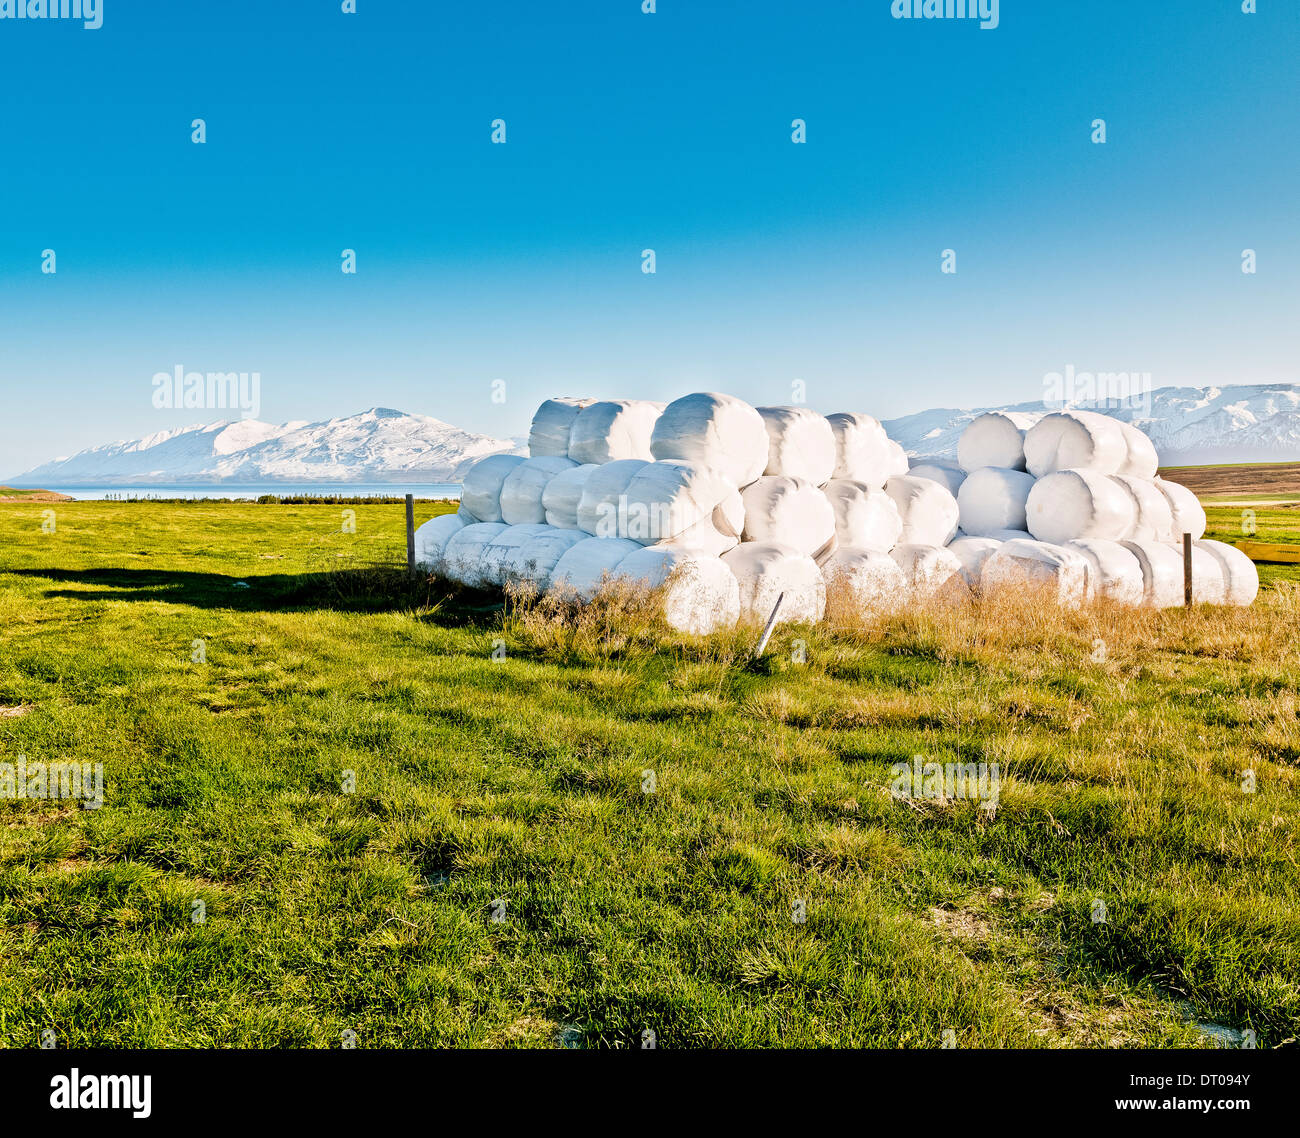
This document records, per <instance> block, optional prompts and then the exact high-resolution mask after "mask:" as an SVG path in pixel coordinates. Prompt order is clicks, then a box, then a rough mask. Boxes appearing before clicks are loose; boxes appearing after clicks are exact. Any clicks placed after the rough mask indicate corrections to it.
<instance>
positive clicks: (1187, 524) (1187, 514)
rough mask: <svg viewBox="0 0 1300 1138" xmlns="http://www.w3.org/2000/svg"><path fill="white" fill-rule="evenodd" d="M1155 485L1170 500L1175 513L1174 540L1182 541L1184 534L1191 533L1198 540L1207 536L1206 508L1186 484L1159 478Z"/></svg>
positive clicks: (1173, 519) (1173, 518)
mask: <svg viewBox="0 0 1300 1138" xmlns="http://www.w3.org/2000/svg"><path fill="white" fill-rule="evenodd" d="M1154 485H1155V486H1156V487H1157V488H1158V489H1159V491H1160V493H1162V494H1163V495H1164V496H1165V498H1166V499H1167V500H1168V502H1169V509H1170V511H1171V513H1172V515H1173V517H1172V519H1171V521H1172V524H1173V531H1174V540H1176V541H1179V542H1181V541H1182V540H1183V534H1185V533H1190V534H1191V535H1192V540H1193V541H1196V540H1198V539H1200V538H1202V537H1204V536H1205V508H1204V507H1203V506H1202V505H1201V503H1200V500H1199V499H1198V498H1197V497H1196V495H1195V494H1193V493H1192V492H1191V491H1190V490H1189V489H1187V487H1186V486H1183V485H1182V484H1181V483H1178V482H1168V481H1166V480H1165V479H1163V478H1157V479H1156V480H1155V483H1154Z"/></svg>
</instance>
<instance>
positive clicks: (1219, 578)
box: [1178, 542, 1229, 605]
mask: <svg viewBox="0 0 1300 1138" xmlns="http://www.w3.org/2000/svg"><path fill="white" fill-rule="evenodd" d="M1178 552H1179V553H1180V554H1181V553H1182V547H1181V546H1179V547H1178ZM1228 584H1229V580H1228V575H1227V574H1226V573H1225V572H1224V569H1223V562H1222V561H1220V560H1219V558H1217V557H1216V556H1215V555H1214V553H1213V552H1212V551H1210V550H1208V549H1203V548H1201V545H1200V543H1199V542H1192V603H1193V604H1196V605H1221V604H1224V603H1226V601H1227V592H1228Z"/></svg>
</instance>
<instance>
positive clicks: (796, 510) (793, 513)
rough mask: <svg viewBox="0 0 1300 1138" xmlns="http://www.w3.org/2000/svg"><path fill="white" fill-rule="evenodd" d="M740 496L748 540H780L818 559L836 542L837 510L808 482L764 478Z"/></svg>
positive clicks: (745, 536) (795, 479) (797, 479)
mask: <svg viewBox="0 0 1300 1138" xmlns="http://www.w3.org/2000/svg"><path fill="white" fill-rule="evenodd" d="M740 496H741V499H742V501H743V502H744V504H745V530H744V535H743V540H744V541H779V542H781V543H783V544H785V545H788V546H790V547H791V548H792V549H795V550H797V551H798V552H800V553H803V554H807V555H808V556H809V557H814V558H815V557H817V556H818V555H819V554H821V553H823V552H825V551H826V549H827V548H828V547H829V546H831V545H832V544H833V543H834V541H835V511H834V509H833V508H832V506H831V503H830V502H829V501H828V500H827V498H826V495H825V494H823V493H822V492H821V490H819V489H818V488H817V487H816V486H814V485H813V484H812V483H811V482H809V481H807V479H804V478H789V477H786V476H784V475H764V476H763V477H762V478H760V479H758V480H757V481H756V482H752V483H750V485H748V486H746V487H745V489H744V490H743V491H741V495H740Z"/></svg>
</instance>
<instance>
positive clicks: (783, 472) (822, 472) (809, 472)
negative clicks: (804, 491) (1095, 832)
mask: <svg viewBox="0 0 1300 1138" xmlns="http://www.w3.org/2000/svg"><path fill="white" fill-rule="evenodd" d="M758 413H759V415H761V416H762V418H763V426H764V427H766V428H767V439H768V446H767V466H766V467H764V469H763V473H764V474H768V475H774V476H784V477H787V478H802V479H804V480H805V481H807V482H811V483H812V484H813V485H814V486H822V485H825V484H826V483H827V482H829V481H830V478H831V475H832V474H833V473H834V471H835V434H834V432H833V431H832V430H831V425H830V423H829V422H827V420H826V418H825V416H823V415H819V414H817V412H816V411H813V410H810V409H809V408H807V407H759V408H758Z"/></svg>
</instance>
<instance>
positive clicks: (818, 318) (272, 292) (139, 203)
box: [0, 0, 1300, 474]
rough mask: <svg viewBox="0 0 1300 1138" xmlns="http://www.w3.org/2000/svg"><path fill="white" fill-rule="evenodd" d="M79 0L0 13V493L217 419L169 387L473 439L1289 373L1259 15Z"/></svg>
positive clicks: (1272, 57)
mask: <svg viewBox="0 0 1300 1138" xmlns="http://www.w3.org/2000/svg"><path fill="white" fill-rule="evenodd" d="M102 2H103V26H102V28H100V29H98V30H85V29H83V28H82V27H80V25H78V24H75V23H73V22H71V21H64V20H21V21H19V20H0V106H3V107H4V108H5V109H4V113H3V114H2V115H0V170H2V171H3V174H2V175H0V217H3V219H4V220H3V223H2V224H0V344H3V348H2V349H0V394H2V395H3V403H2V404H0V406H3V408H4V412H3V416H2V417H0V474H13V473H17V472H18V471H20V470H23V469H26V468H28V467H30V466H33V465H36V464H37V463H39V462H43V461H45V460H47V459H50V458H53V457H55V456H56V455H62V454H69V453H72V452H73V451H76V450H79V449H81V448H83V447H86V446H91V445H96V444H99V443H103V442H108V441H111V440H114V439H119V438H130V437H136V436H138V435H142V434H146V433H149V432H152V431H157V430H161V429H163V428H166V427H171V426H177V425H181V424H183V423H188V422H194V421H206V420H212V419H217V418H221V417H223V415H222V413H221V412H218V411H213V412H209V411H199V412H196V411H184V410H181V411H168V410H158V409H155V408H154V406H153V405H152V394H153V387H152V384H151V377H152V376H153V375H154V374H155V373H157V372H159V371H170V370H171V369H172V368H173V367H174V366H175V365H177V364H182V365H184V366H185V367H186V368H188V369H192V370H196V371H223V372H224V371H258V372H260V373H261V376H262V384H261V395H262V398H261V407H260V417H261V418H263V419H268V420H272V421H277V422H278V421H284V420H288V419H320V418H326V417H329V416H333V415H344V414H350V413H353V412H356V411H360V410H363V409H365V408H367V407H371V406H375V405H383V406H391V407H397V408H400V409H403V410H408V411H416V412H421V413H424V414H430V415H434V416H437V417H438V418H441V419H446V420H448V421H450V422H453V423H456V424H458V425H461V426H465V427H468V428H471V429H474V430H479V431H483V432H485V433H489V434H495V435H499V436H505V435H510V434H517V433H521V432H523V431H525V430H526V428H527V423H528V420H529V418H530V416H531V413H532V410H533V408H534V407H535V406H536V404H537V403H538V402H540V401H541V400H542V399H543V398H545V397H547V396H549V395H552V394H583V395H594V396H637V397H648V398H661V399H669V398H673V397H675V396H677V395H680V394H683V393H685V392H687V391H691V390H698V389H701V388H711V389H718V390H725V391H730V392H733V393H735V394H737V395H740V396H742V397H744V398H746V399H749V400H751V401H752V402H754V403H759V404H763V403H783V402H788V401H789V399H790V391H791V383H792V381H793V380H795V379H802V380H804V381H805V383H806V385H807V400H808V402H809V404H810V405H811V406H813V407H816V408H818V409H820V410H823V411H832V410H837V409H855V410H865V411H869V412H871V413H873V414H877V415H879V416H880V417H882V418H888V417H893V416H896V415H900V414H904V413H907V412H910V411H915V410H921V409H923V408H926V407H932V406H976V405H982V404H989V403H999V402H1009V401H1013V400H1024V399H1033V398H1036V397H1038V395H1039V394H1040V393H1041V391H1042V383H1043V376H1044V375H1045V374H1046V373H1049V372H1053V371H1061V370H1063V369H1064V368H1065V367H1066V366H1067V365H1074V366H1075V367H1076V368H1077V369H1079V370H1096V371H1130V370H1131V371H1141V372H1150V373H1151V376H1152V382H1153V383H1154V384H1155V385H1157V386H1162V385H1165V384H1197V385H1200V384H1209V383H1230V382H1277V381H1286V380H1297V379H1300V367H1297V362H1296V361H1297V352H1296V349H1297V338H1298V333H1297V328H1298V327H1300V319H1297V316H1298V313H1297V307H1298V306H1297V299H1298V297H1300V289H1298V287H1297V286H1298V285H1300V226H1298V225H1297V212H1296V211H1297V204H1298V198H1297V188H1298V187H1300V141H1298V140H1300V66H1298V65H1297V59H1300V5H1297V4H1296V3H1294V0H1259V3H1258V7H1259V11H1258V13H1256V14H1253V15H1247V14H1243V13H1242V11H1241V3H1240V0H1197V2H1195V3H1190V2H1189V3H1174V2H1169V0H1163V2H1156V0H1150V2H1147V3H1124V2H1120V0H1097V2H1093V3H1082V2H1080V3H1070V2H1066V0H1059V2H1053V3H1045V2H1043V0H1002V2H1001V4H1000V11H999V26H998V27H997V28H996V29H994V30H982V29H980V28H979V27H978V24H977V22H975V21H969V20H896V19H894V18H892V15H891V10H890V9H891V3H890V0H852V2H848V0H821V2H811V3H807V4H803V5H791V4H788V3H776V2H769V0H748V2H745V0H730V2H725V3H724V2H721V0H719V2H709V0H691V2H687V0H659V3H658V5H657V7H658V11H657V12H656V13H655V14H653V15H646V14H643V12H642V11H641V3H640V0H571V2H565V0H545V2H541V0H534V2H525V0H500V2H497V3H452V2H450V0H447V2H443V3H436V4H435V3H429V4H421V3H416V2H414V0H410V2H405V3H398V2H396V0H358V3H357V8H358V11H357V12H356V14H344V13H343V12H342V11H341V3H340V2H339V0H310V2H309V0H293V2H290V0H283V2H280V3H276V2H275V0H258V2H252V0H220V2H218V0H186V2H185V3H176V2H163V0H102ZM196 117H201V118H203V119H205V120H206V123H207V131H208V141H207V143H206V144H205V145H202V146H198V145H194V144H193V143H192V142H191V127H190V124H191V121H192V120H193V119H194V118H196ZM1098 117H1101V118H1105V119H1106V122H1107V133H1108V141H1107V143H1106V144H1105V145H1102V146H1098V145H1094V144H1093V143H1092V142H1091V140H1090V134H1091V124H1092V121H1093V119H1094V118H1098ZM497 118H501V119H504V120H505V122H506V130H507V143H506V144H505V145H493V144H492V142H491V123H492V121H493V120H494V119H497ZM796 118H802V119H804V120H805V121H806V123H807V139H808V140H807V143H806V144H804V145H795V144H793V143H792V142H791V123H792V121H793V120H794V119H796ZM345 248H351V249H355V250H356V252H357V258H358V272H357V273H356V275H355V276H348V275H344V274H343V273H342V272H341V271H340V263H341V262H340V255H341V253H342V250H344V249H345ZM647 248H653V249H654V250H655V252H656V258H657V266H656V267H657V272H656V273H655V274H654V275H653V276H650V275H647V274H644V273H643V272H642V271H641V251H642V250H643V249H647ZM949 248H950V249H953V250H955V251H956V253H957V269H958V271H957V273H956V274H955V275H945V274H943V273H941V272H940V260H941V253H942V251H943V250H944V249H949ZM1246 248H1253V249H1255V250H1256V251H1257V255H1258V264H1259V270H1258V272H1257V273H1256V274H1255V275H1245V274H1243V273H1242V272H1241V267H1240V266H1241V254H1242V250H1243V249H1246ZM45 249H53V250H55V252H56V255H57V269H58V271H57V273H56V274H54V275H48V274H43V273H42V272H41V259H42V251H43V250H45ZM499 379H502V380H505V381H506V395H507V398H506V402H505V403H504V404H500V403H494V402H493V401H492V387H491V384H492V381H493V380H499Z"/></svg>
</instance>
